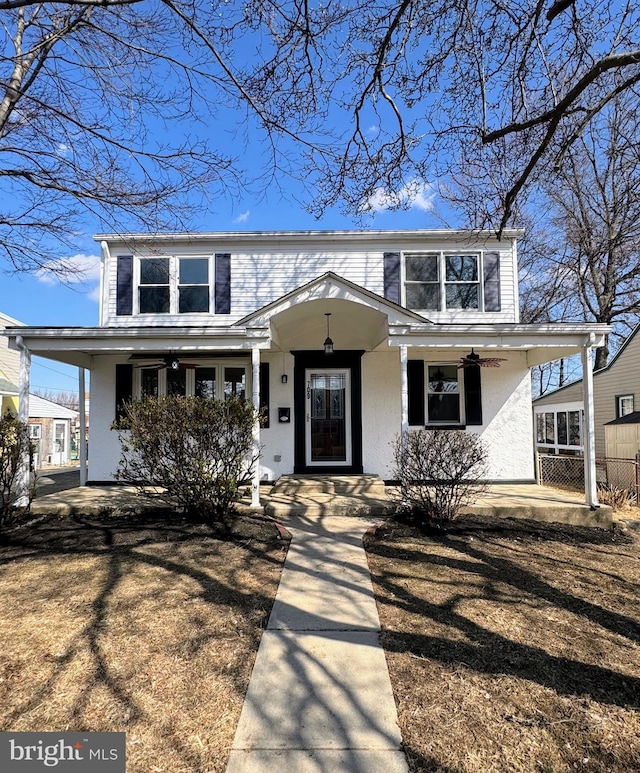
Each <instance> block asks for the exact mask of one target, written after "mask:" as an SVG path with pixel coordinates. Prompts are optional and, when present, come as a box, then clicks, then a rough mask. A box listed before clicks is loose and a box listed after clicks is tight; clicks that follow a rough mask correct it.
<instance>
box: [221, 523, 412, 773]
mask: <svg viewBox="0 0 640 773" xmlns="http://www.w3.org/2000/svg"><path fill="white" fill-rule="evenodd" d="M286 525H287V528H288V529H289V531H290V532H291V534H292V541H291V546H290V548H289V552H288V555H287V559H286V562H285V565H284V569H283V573H282V578H281V580H280V586H279V588H278V593H277V596H276V600H275V603H274V606H273V610H272V612H271V617H270V618H269V624H268V626H267V629H266V630H265V632H264V634H263V636H262V640H261V642H260V648H259V650H258V654H257V657H256V662H255V665H254V668H253V673H252V676H251V680H250V682H249V689H248V691H247V695H246V697H245V701H244V705H243V709H242V714H241V716H240V722H239V724H238V728H237V732H236V736H235V740H234V743H233V747H232V751H231V756H230V759H229V764H228V767H227V773H276V772H277V773H283V772H284V771H286V773H380V771H385V773H406V771H407V770H408V767H407V763H406V759H405V755H404V752H403V751H402V747H401V738H400V731H399V729H398V724H397V714H396V708H395V703H394V700H393V695H392V692H391V683H390V681H389V673H388V670H387V665H386V661H385V657H384V652H383V650H382V648H381V646H380V644H379V642H378V633H379V631H380V621H379V619H378V613H377V609H376V605H375V601H374V596H373V589H372V586H371V577H370V575H369V569H368V565H367V560H366V556H365V552H364V548H363V545H362V536H363V534H364V532H365V530H366V529H367V528H368V526H369V525H370V521H367V520H364V519H361V518H354V517H353V516H351V517H346V516H333V515H327V516H322V517H305V516H292V517H291V518H290V519H288V520H287V522H286Z"/></svg>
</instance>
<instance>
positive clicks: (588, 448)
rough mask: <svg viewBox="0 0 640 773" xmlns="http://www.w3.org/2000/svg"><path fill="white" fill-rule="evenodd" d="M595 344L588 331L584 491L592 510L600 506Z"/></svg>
mask: <svg viewBox="0 0 640 773" xmlns="http://www.w3.org/2000/svg"><path fill="white" fill-rule="evenodd" d="M594 344H595V334H594V333H590V334H589V339H588V341H587V343H586V344H585V345H584V346H583V347H582V383H583V386H584V435H585V437H584V438H583V445H584V489H585V491H584V493H585V499H586V502H587V504H588V505H589V507H590V508H591V509H592V510H596V509H597V508H598V507H600V503H599V502H598V493H597V481H596V439H595V423H594V415H593V412H594V411H593V363H592V361H591V350H592V349H593V347H594Z"/></svg>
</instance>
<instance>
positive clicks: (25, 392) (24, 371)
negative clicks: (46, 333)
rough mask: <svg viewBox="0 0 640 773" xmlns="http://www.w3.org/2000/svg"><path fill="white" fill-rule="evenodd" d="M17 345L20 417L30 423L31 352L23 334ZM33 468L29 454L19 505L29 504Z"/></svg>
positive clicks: (26, 457) (18, 337)
mask: <svg viewBox="0 0 640 773" xmlns="http://www.w3.org/2000/svg"><path fill="white" fill-rule="evenodd" d="M16 346H17V347H18V349H19V351H20V377H19V381H18V419H19V420H20V421H21V422H23V423H24V424H28V423H29V380H30V376H31V352H30V351H29V349H28V348H27V347H26V345H25V343H24V340H23V338H22V336H20V335H18V336H16ZM30 474H31V470H30V465H29V456H28V455H27V456H25V457H24V458H23V460H22V470H21V472H20V477H19V481H18V493H19V498H18V503H17V504H18V506H19V507H26V506H27V505H28V504H29V482H30V481H29V478H30Z"/></svg>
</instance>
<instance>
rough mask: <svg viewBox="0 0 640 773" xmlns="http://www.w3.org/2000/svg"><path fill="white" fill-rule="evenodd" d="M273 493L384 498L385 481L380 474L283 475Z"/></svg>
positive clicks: (276, 483) (275, 485)
mask: <svg viewBox="0 0 640 773" xmlns="http://www.w3.org/2000/svg"><path fill="white" fill-rule="evenodd" d="M272 493H273V494H276V495H283V496H290V497H293V496H307V495H312V496H313V495H314V494H336V495H338V496H360V495H362V496H367V497H374V498H377V499H384V498H385V496H386V494H385V486H384V481H383V480H382V479H381V478H380V477H379V476H378V475H282V476H281V477H280V478H278V480H277V481H276V482H275V484H274V486H273V489H272Z"/></svg>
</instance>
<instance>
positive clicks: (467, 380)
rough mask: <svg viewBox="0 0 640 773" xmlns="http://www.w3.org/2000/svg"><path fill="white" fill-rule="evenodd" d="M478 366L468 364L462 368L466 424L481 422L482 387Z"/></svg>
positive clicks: (478, 423)
mask: <svg viewBox="0 0 640 773" xmlns="http://www.w3.org/2000/svg"><path fill="white" fill-rule="evenodd" d="M480 370H481V369H480V366H479V365H469V366H467V367H466V368H465V369H464V411H465V419H466V423H467V424H471V425H472V426H474V425H480V424H482V389H481V384H480V382H481V378H480Z"/></svg>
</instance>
